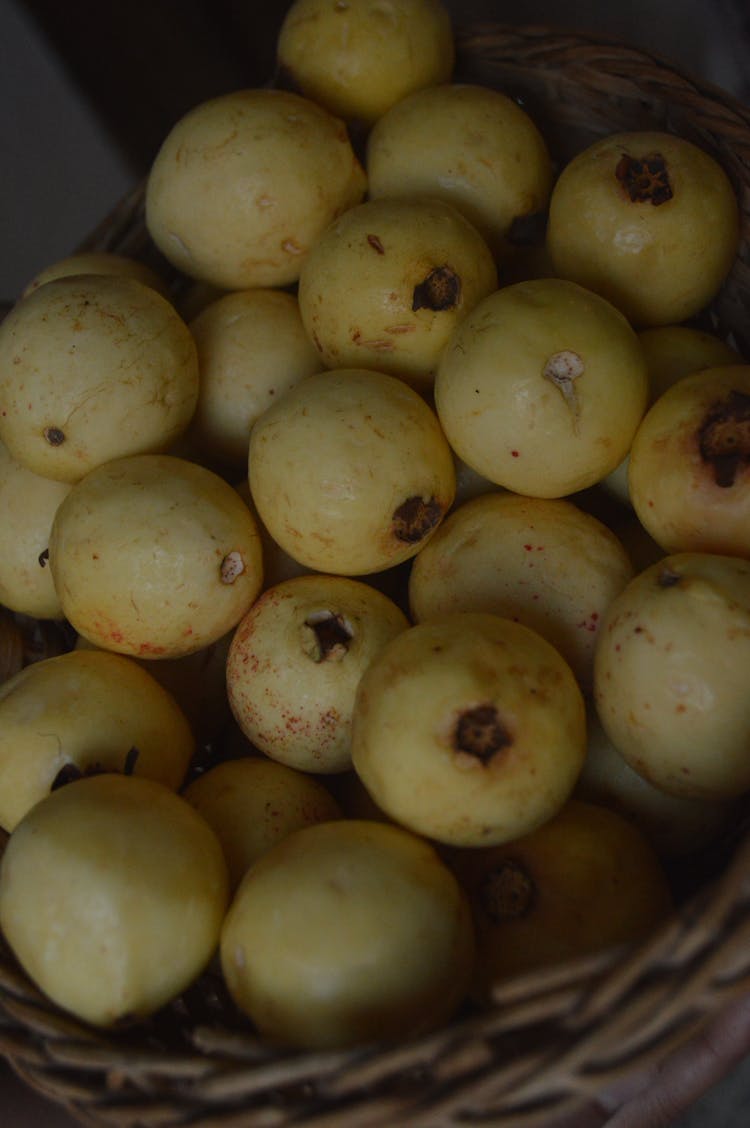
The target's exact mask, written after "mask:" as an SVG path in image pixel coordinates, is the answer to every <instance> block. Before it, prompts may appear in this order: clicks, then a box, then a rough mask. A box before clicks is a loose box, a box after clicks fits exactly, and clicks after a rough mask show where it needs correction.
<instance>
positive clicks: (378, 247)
mask: <svg viewBox="0 0 750 1128" xmlns="http://www.w3.org/2000/svg"><path fill="white" fill-rule="evenodd" d="M367 242H368V243H369V244H370V246H371V247H372V249H373V250H374V251H377V252H378V254H379V255H384V254H385V247H384V246H383V244H382V242H381V240H380V239H379V238H378V236H377V235H368V236H367Z"/></svg>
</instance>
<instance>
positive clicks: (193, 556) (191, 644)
mask: <svg viewBox="0 0 750 1128" xmlns="http://www.w3.org/2000/svg"><path fill="white" fill-rule="evenodd" d="M49 564H50V567H51V568H52V575H53V578H54V581H55V587H56V589H57V592H58V595H59V596H60V602H61V604H62V608H63V611H64V613H65V617H66V618H67V619H68V620H69V622H70V623H71V624H72V625H73V627H74V628H75V629H76V631H78V633H79V634H82V635H84V637H85V638H87V639H89V641H91V642H93V643H94V644H96V645H98V646H102V647H104V648H105V649H108V650H115V651H119V652H121V653H123V654H130V655H133V656H134V657H140V658H175V657H179V656H181V655H185V654H192V653H194V652H195V651H198V650H202V649H203V648H204V647H206V646H209V645H210V644H211V643H213V642H216V641H217V640H218V639H220V638H222V636H223V635H225V634H227V632H228V631H230V630H232V629H233V628H234V627H235V626H236V625H237V623H238V622H239V621H240V619H241V618H242V616H243V615H244V614H245V613H246V612H247V610H248V609H249V607H250V606H251V604H252V603H253V601H254V600H255V598H256V596H257V595H258V593H259V592H260V589H261V586H262V582H263V561H262V550H261V542H260V535H259V533H258V527H257V523H256V521H255V518H254V517H253V515H252V513H251V512H250V510H249V509H248V507H247V506H246V505H245V504H244V502H243V501H242V499H241V498H240V496H239V495H238V494H237V492H236V491H235V490H234V489H233V488H232V487H231V486H230V485H228V484H227V483H226V482H225V481H224V480H223V479H222V478H219V477H218V476H217V475H216V474H214V473H212V472H211V471H210V470H207V469H205V468H204V467H202V466H198V465H196V464H195V463H191V462H187V461H185V460H184V459H180V458H175V457H172V456H170V455H136V456H134V457H132V458H122V459H116V460H113V461H112V462H108V463H107V464H106V465H105V466H101V467H99V468H98V469H97V470H95V471H92V472H91V473H90V474H88V475H87V476H86V478H85V479H84V480H83V481H81V482H79V483H77V484H76V485H75V486H74V487H73V489H72V490H71V491H70V493H69V494H68V496H67V497H66V498H65V500H64V502H63V503H62V505H61V506H60V507H59V509H58V510H57V513H56V515H55V520H54V523H53V526H52V535H51V538H50V555H49Z"/></svg>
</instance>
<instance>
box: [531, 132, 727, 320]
mask: <svg viewBox="0 0 750 1128" xmlns="http://www.w3.org/2000/svg"><path fill="white" fill-rule="evenodd" d="M654 153H656V154H660V155H661V157H662V158H663V159H664V161H665V162H666V168H667V175H668V179H669V184H670V188H671V192H672V197H671V199H668V200H665V201H664V202H662V203H659V204H656V205H655V204H654V203H652V202H651V199H645V200H636V201H635V202H634V201H633V200H631V198H630V195H629V193H628V192H627V191H626V190H625V188H624V187H623V185H622V183H621V181H620V179H618V177H617V175H616V169H617V168H618V165H619V163H620V161H622V160H623V158H625V159H627V158H632V159H636V160H642V159H643V158H645V157H647V156H649V155H650V154H654ZM739 235H740V229H739V207H738V203H737V198H736V196H735V192H734V188H733V187H732V183H731V181H730V180H729V178H728V176H727V175H726V173H725V172H724V170H723V168H722V167H721V165H720V164H719V163H718V162H717V161H716V160H714V158H713V157H711V156H710V155H709V154H708V153H707V152H704V151H703V150H702V149H700V148H698V146H696V145H694V144H693V143H692V142H690V141H688V140H687V139H685V138H682V137H677V136H675V135H673V134H669V133H662V132H653V131H652V132H649V131H642V132H631V133H615V134H612V135H609V136H606V137H603V138H601V139H600V140H598V141H596V142H594V143H593V144H592V145H591V146H589V147H588V148H586V149H585V150H583V151H582V152H580V153H579V154H578V155H577V156H576V157H574V158H573V160H572V161H570V163H569V164H568V165H567V166H566V167H565V168H564V169H563V170H562V172H561V173H560V175H559V177H558V179H557V181H556V183H555V186H554V188H553V190H552V195H551V198H550V207H549V221H548V226H547V248H548V251H549V255H550V258H551V260H552V265H553V268H554V270H555V273H556V274H558V275H559V276H560V277H562V278H570V279H571V280H573V281H574V282H579V283H580V284H581V285H583V286H587V287H590V288H591V289H592V290H595V291H596V292H597V293H600V294H602V295H603V296H604V297H606V298H608V299H609V301H611V302H613V303H614V304H615V305H616V306H617V307H618V308H619V309H621V310H622V312H623V313H624V314H625V316H626V317H628V319H629V320H630V321H631V322H632V323H633V324H634V325H636V326H638V327H646V326H655V325H670V324H675V323H677V322H680V321H685V320H687V319H688V318H690V317H692V316H693V315H695V314H696V313H698V312H700V310H702V309H703V308H704V306H706V305H707V304H708V303H709V302H710V301H711V299H712V298H713V297H714V296H715V294H716V293H717V291H718V290H719V287H720V286H721V284H722V283H723V281H724V279H725V278H726V276H727V274H728V273H729V270H730V268H731V266H732V263H733V261H734V258H735V255H736V253H737V249H738V245H739Z"/></svg>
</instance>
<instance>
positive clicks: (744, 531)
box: [628, 364, 750, 556]
mask: <svg viewBox="0 0 750 1128" xmlns="http://www.w3.org/2000/svg"><path fill="white" fill-rule="evenodd" d="M743 396H744V397H748V396H750V365H747V364H739V365H722V366H721V367H719V368H706V369H703V370H702V371H701V372H696V373H693V374H691V375H689V376H685V377H683V378H682V379H681V380H679V381H678V382H677V383H676V384H675V385H674V386H673V387H671V388H668V389H667V391H665V392H664V393H663V395H661V396H660V397H659V399H658V400H657V401H656V402H655V403H654V404H653V405H652V406H651V407H650V408H649V410H648V412H647V414H646V416H645V418H644V419H643V421H642V423H641V425H640V426H639V428H638V430H637V432H636V435H635V438H634V440H633V446H632V448H631V452H630V458H629V461H628V490H629V494H630V500H631V502H632V505H633V508H634V510H635V512H636V514H637V516H638V518H639V520H640V522H641V524H642V525H643V526H644V528H645V529H646V530H647V532H648V533H649V534H650V535H651V536H652V537H653V539H654V540H655V541H656V542H657V544H659V545H660V546H661V547H662V548H663V549H664V551H665V552H688V551H690V552H692V551H699V552H718V553H730V554H733V555H734V554H736V555H738V556H750V461H748V458H747V454H743V451H747V438H746V434H747V422H746V421H745V422H744V423H743V422H742V419H739V420H737V421H736V422H737V424H738V426H735V427H734V428H733V430H732V432H731V433H730V432H726V434H724V435H723V436H722V433H721V432H722V429H724V428H725V427H726V424H723V423H716V424H714V425H712V424H710V423H709V429H708V431H707V430H706V421H707V419H708V420H710V419H711V416H712V413H713V412H714V411H715V409H716V408H717V406H720V405H722V404H724V405H726V404H730V405H731V403H732V397H739V398H740V403H742V397H743ZM740 414H741V412H740ZM743 428H744V432H743ZM711 431H713V433H714V436H715V442H714V444H713V445H711V446H710V447H709V446H707V445H706V436H707V435H709V434H710V433H711ZM732 436H734V439H735V440H737V446H736V449H737V450H738V451H739V453H740V454H741V455H742V457H741V458H740V460H739V462H738V463H737V465H736V467H735V468H734V470H732V471H731V473H729V476H728V478H726V479H724V478H723V477H722V473H721V470H720V469H718V470H717V464H716V462H715V461H714V460H712V459H711V458H710V457H707V455H709V454H710V453H711V452H712V451H713V450H715V449H724V450H726V451H728V452H730V453H731V450H732V449H733V448H732V447H731V446H730V445H729V441H730V440H732ZM716 443H719V447H716V445H715V444H716ZM722 482H725V483H726V484H722Z"/></svg>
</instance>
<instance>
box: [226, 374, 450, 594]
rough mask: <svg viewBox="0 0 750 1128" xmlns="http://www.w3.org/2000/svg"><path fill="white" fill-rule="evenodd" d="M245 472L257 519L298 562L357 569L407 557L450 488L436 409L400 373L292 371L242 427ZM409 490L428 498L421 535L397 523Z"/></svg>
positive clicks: (445, 504)
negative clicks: (246, 445) (246, 431)
mask: <svg viewBox="0 0 750 1128" xmlns="http://www.w3.org/2000/svg"><path fill="white" fill-rule="evenodd" d="M248 479H249V483H250V491H251V494H252V497H253V501H254V503H255V506H256V508H257V511H258V514H259V516H260V519H261V521H262V522H263V524H264V525H265V527H266V529H267V530H268V532H269V533H270V535H271V536H272V537H273V539H274V540H275V541H276V542H277V543H278V544H279V545H280V546H281V547H282V548H283V549H284V550H285V551H286V552H288V553H289V555H290V556H292V557H293V558H294V559H295V560H297V561H299V562H300V563H301V564H304V565H306V566H307V567H309V568H314V569H316V570H318V571H320V572H332V573H337V574H344V575H351V576H356V575H364V574H366V573H369V572H378V571H381V570H383V569H385V568H390V567H391V566H393V565H396V564H399V563H401V562H402V561H404V560H408V559H410V558H411V557H412V556H414V555H415V554H416V553H417V552H418V551H419V549H420V547H421V546H422V545H423V544H425V543H426V542H427V538H428V537H429V536H430V535H431V533H432V532H434V529H435V528H436V527H437V524H439V521H440V520H441V519H442V516H443V515H444V514H445V512H446V511H447V510H448V509H449V508H450V506H451V504H452V502H453V497H454V493H455V469H454V462H453V456H452V453H451V450H450V447H449V446H448V443H447V441H446V438H445V435H444V434H443V432H442V430H441V428H440V425H439V423H438V420H437V417H436V416H435V413H434V412H433V411H432V409H431V408H430V407H429V406H428V405H427V403H426V402H425V401H424V399H422V397H421V396H420V395H419V394H418V393H417V392H416V391H414V390H413V389H412V388H410V387H409V386H408V385H407V384H406V383H404V382H403V381H402V380H399V379H398V378H397V377H395V376H390V375H388V374H386V373H382V372H376V371H370V370H366V369H336V370H332V371H328V372H320V373H316V374H315V375H313V376H308V377H307V378H306V379H305V380H302V381H301V382H300V383H299V384H297V385H296V386H295V387H294V388H292V389H291V390H290V391H289V392H287V393H286V395H285V396H284V397H283V398H282V399H281V400H279V401H277V403H275V404H274V405H273V406H272V407H270V408H268V410H267V411H265V412H264V414H263V415H262V416H261V418H260V419H259V420H258V422H257V423H256V424H255V426H254V427H253V430H252V433H251V436H250V451H249V458H248ZM410 499H421V501H422V502H424V503H425V504H426V505H428V506H430V507H431V509H430V512H431V517H430V521H431V522H432V523H431V524H430V523H429V522H428V524H429V527H428V528H426V531H425V532H424V535H423V536H421V537H420V536H417V534H416V532H414V534H413V538H414V539H411V538H412V533H411V532H410V531H409V530H407V534H408V537H409V539H404V533H403V532H401V531H399V524H398V522H397V520H396V518H395V515H396V514H397V512H398V511H399V510H400V509H401V507H402V506H403V505H404V504H405V503H407V502H409V501H410Z"/></svg>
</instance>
